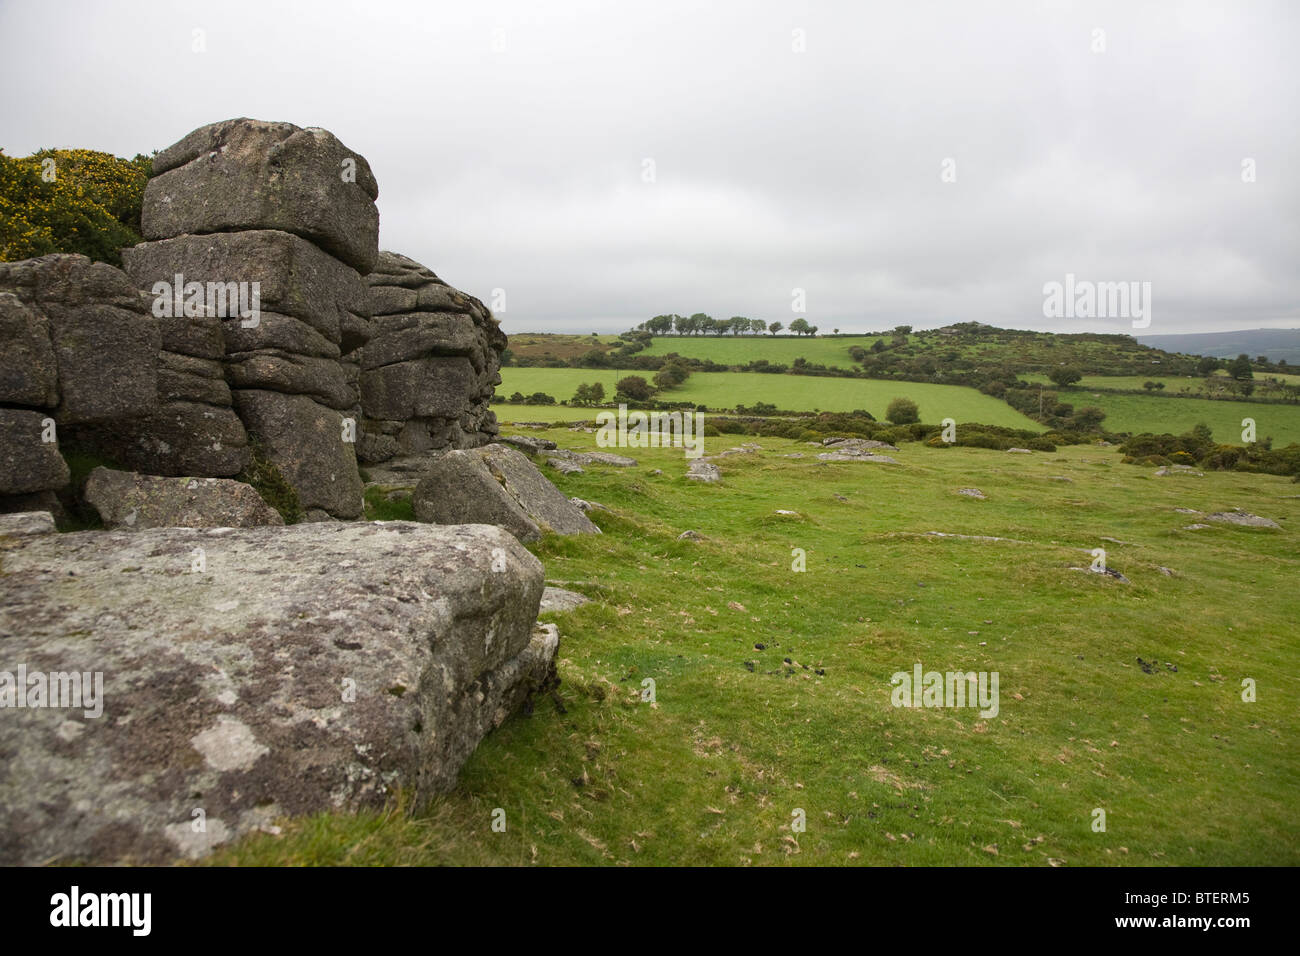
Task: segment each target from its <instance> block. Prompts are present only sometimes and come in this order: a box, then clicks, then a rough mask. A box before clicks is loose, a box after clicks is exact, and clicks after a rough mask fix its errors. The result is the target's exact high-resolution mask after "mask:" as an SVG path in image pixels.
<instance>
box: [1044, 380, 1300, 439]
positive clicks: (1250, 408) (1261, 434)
mask: <svg viewBox="0 0 1300 956" xmlns="http://www.w3.org/2000/svg"><path fill="white" fill-rule="evenodd" d="M1059 394H1060V396H1061V401H1064V402H1072V403H1073V404H1074V405H1075V406H1076V407H1082V406H1084V405H1096V406H1097V407H1099V408H1103V409H1105V410H1106V420H1105V421H1104V422H1103V423H1102V425H1103V427H1104V428H1106V430H1107V431H1113V432H1132V433H1135V434H1136V433H1139V432H1154V433H1156V434H1161V433H1163V432H1169V433H1171V434H1174V435H1181V434H1183V433H1184V432H1186V431H1189V430H1190V429H1191V428H1192V427H1193V426H1194V425H1196V424H1198V423H1200V422H1204V423H1205V424H1206V425H1209V426H1210V430H1211V431H1213V432H1214V437H1215V438H1216V439H1217V440H1218V441H1219V442H1220V443H1222V444H1230V445H1240V444H1241V442H1242V438H1241V420H1242V419H1243V418H1253V419H1255V432H1256V436H1257V437H1258V439H1259V440H1261V441H1262V440H1263V439H1265V438H1267V437H1269V436H1270V435H1271V436H1272V438H1273V443H1274V445H1275V446H1277V447H1281V446H1283V445H1288V444H1290V443H1291V442H1300V405H1267V404H1263V403H1261V402H1219V401H1212V400H1210V399H1207V398H1157V397H1155V396H1151V395H1117V394H1115V393H1109V392H1089V391H1088V390H1087V389H1073V388H1071V389H1064V390H1062V391H1060V393H1059Z"/></svg>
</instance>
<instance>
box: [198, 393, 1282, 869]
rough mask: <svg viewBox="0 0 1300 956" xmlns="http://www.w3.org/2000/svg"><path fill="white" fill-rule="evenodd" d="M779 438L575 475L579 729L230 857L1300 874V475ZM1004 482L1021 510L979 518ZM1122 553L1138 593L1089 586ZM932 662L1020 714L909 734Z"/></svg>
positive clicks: (999, 497)
mask: <svg viewBox="0 0 1300 956" xmlns="http://www.w3.org/2000/svg"><path fill="white" fill-rule="evenodd" d="M810 381H812V382H816V383H817V384H823V383H822V382H820V381H819V380H810ZM1152 401H1158V400H1152ZM541 434H545V435H547V436H548V437H550V438H552V439H554V440H556V441H557V442H559V443H560V444H561V445H562V446H564V447H570V448H575V449H593V448H594V447H595V441H594V439H595V436H594V435H591V434H585V433H574V432H569V431H567V430H565V429H556V430H552V431H550V432H543V433H541ZM759 441H760V442H761V444H762V445H763V451H762V452H761V453H758V454H753V455H734V456H729V457H726V458H722V459H720V460H719V463H720V465H721V467H722V469H723V477H724V480H723V482H722V483H720V484H718V485H700V484H696V483H693V482H690V481H687V480H685V478H684V473H685V470H686V469H685V464H686V463H685V462H684V460H683V458H682V457H681V455H680V453H674V452H673V451H672V450H661V449H639V450H637V451H635V452H634V454H635V456H636V457H637V458H638V459H640V465H639V466H638V467H636V468H631V469H616V468H600V467H598V466H592V467H589V468H588V469H587V471H586V473H585V474H581V475H573V476H564V475H559V474H558V473H555V472H553V471H551V470H550V469H549V468H547V467H546V466H543V470H544V471H546V472H547V474H548V476H549V477H550V478H551V479H552V480H553V481H554V482H555V483H556V484H557V485H558V486H559V487H560V488H561V489H562V490H563V491H564V493H565V494H568V495H577V496H581V497H583V498H587V499H589V500H594V501H598V502H601V503H602V504H604V505H606V506H608V507H609V508H610V509H612V510H611V511H609V512H600V511H597V512H594V513H593V516H594V518H595V520H596V521H597V522H598V523H599V524H600V525H601V527H602V528H603V530H604V534H602V535H599V536H579V537H569V538H554V537H552V538H548V539H546V540H544V541H543V542H541V543H540V544H538V545H536V546H534V551H535V552H536V553H537V554H538V556H539V557H540V558H541V559H542V560H543V563H544V564H545V568H546V576H547V579H548V581H550V582H552V583H562V584H563V585H564V586H568V587H571V588H573V589H575V590H579V591H583V592H584V593H586V594H588V595H589V596H591V597H593V598H594V599H595V600H594V602H593V603H592V604H590V605H588V606H586V607H583V608H580V609H578V610H577V611H574V612H572V613H570V614H567V615H562V616H558V617H556V618H554V619H555V620H557V621H558V623H559V626H560V631H561V635H562V637H561V645H560V653H559V665H558V666H559V672H560V675H561V677H562V679H563V683H562V685H561V688H560V691H559V693H560V696H561V698H562V701H563V703H564V706H565V712H564V713H560V712H558V711H557V709H556V708H555V707H554V706H553V705H552V704H551V703H550V702H549V701H547V700H542V701H539V702H538V704H537V707H536V709H535V711H534V712H533V713H532V715H531V716H522V715H520V716H516V717H514V718H512V719H510V720H508V721H507V722H506V723H505V724H504V725H503V726H501V727H500V728H499V729H497V730H496V731H494V732H493V733H491V734H490V735H489V736H488V737H487V738H486V739H485V740H484V741H483V743H482V744H481V745H480V746H479V748H478V750H477V751H476V752H475V754H474V755H473V757H472V758H471V759H470V761H469V763H468V764H467V765H466V767H465V769H464V771H463V773H462V775H461V782H460V785H459V786H458V788H457V789H456V790H455V791H454V792H452V793H451V794H448V795H446V796H444V797H442V798H440V799H438V800H437V801H436V802H435V803H434V805H433V806H432V807H430V808H428V809H427V810H425V811H423V812H421V813H419V814H416V815H415V816H413V817H408V816H406V815H404V814H402V813H399V812H394V813H391V814H387V815H382V814H363V815H361V816H349V815H345V814H338V815H321V816H316V817H313V818H310V819H306V820H299V821H293V822H288V823H286V824H285V829H284V832H283V835H281V836H279V837H272V836H265V835H263V836H258V837H255V838H251V839H248V840H245V841H243V842H241V843H240V844H238V845H236V846H235V847H233V848H230V849H228V850H226V851H225V852H223V853H221V854H219V855H218V856H217V858H216V859H215V860H214V862H215V863H218V864H230V863H243V864H338V863H349V864H373V863H383V864H431V863H447V864H524V865H527V864H611V865H612V864H620V863H633V864H662V865H671V864H687V865H696V864H728V865H731V864H755V865H761V864H844V863H854V864H877V865H925V864H958V865H961V864H984V865H1013V864H1028V865H1048V864H1049V861H1054V864H1060V863H1063V864H1064V865H1089V864H1092V865H1097V864H1101V865H1115V864H1134V865H1170V864H1179V865H1210V864H1221V865H1241V864H1287V865H1296V864H1298V863H1300V817H1297V814H1296V813H1295V795H1296V793H1297V790H1298V789H1300V764H1298V763H1297V757H1296V752H1295V748H1294V747H1293V746H1292V745H1291V744H1290V743H1289V741H1293V740H1295V738H1296V735H1297V733H1300V715H1298V713H1297V710H1296V707H1295V700H1296V699H1297V694H1298V693H1300V681H1298V680H1297V676H1296V671H1295V661H1296V659H1297V652H1298V651H1300V638H1297V632H1296V628H1295V621H1296V619H1297V616H1300V591H1298V590H1297V589H1296V588H1295V587H1294V586H1292V585H1293V583H1294V582H1295V581H1296V580H1297V577H1298V576H1300V550H1298V549H1297V547H1296V538H1295V535H1296V526H1297V525H1300V499H1296V498H1293V497H1286V496H1288V495H1294V494H1296V493H1297V488H1296V486H1295V485H1294V484H1291V483H1290V482H1289V480H1288V479H1284V478H1278V477H1273V476H1265V475H1247V474H1240V473H1235V472H1223V473H1219V472H1213V473H1207V474H1206V475H1205V477H1203V478H1157V477H1155V476H1154V471H1153V470H1152V469H1146V468H1138V467H1134V466H1130V465H1124V464H1121V463H1120V461H1119V456H1118V453H1117V451H1116V450H1115V449H1100V448H1096V447H1092V448H1089V447H1072V448H1066V449H1062V450H1061V451H1060V452H1059V453H1051V454H1033V455H1009V454H1006V453H1004V452H994V451H985V450H981V449H970V448H946V449H931V448H925V447H922V446H920V445H915V444H909V445H905V446H903V447H902V449H901V450H900V451H899V452H897V453H893V454H894V456H895V457H896V458H898V459H899V461H900V462H901V464H900V465H898V466H884V465H868V464H860V463H859V464H852V463H844V464H838V463H833V464H819V463H817V461H816V460H815V458H813V457H812V456H813V455H814V454H815V452H816V449H813V448H810V447H809V446H806V445H800V444H796V443H793V442H789V441H784V440H778V439H760V440H759ZM729 444H731V441H730V439H728V438H725V437H724V438H714V439H709V444H708V448H707V450H708V452H709V453H711V454H712V453H716V452H717V451H718V450H720V449H722V448H724V447H727V446H728V445H729ZM793 452H799V453H801V454H803V455H804V456H805V457H803V458H787V457H783V456H784V455H786V454H790V453H793ZM655 468H658V469H662V474H659V475H654V474H652V473H651V470H652V469H655ZM1057 477H1064V478H1069V479H1071V480H1070V481H1068V482H1064V481H1059V480H1056V478H1057ZM970 486H976V487H978V488H980V489H981V490H982V491H983V492H984V493H985V494H986V495H987V496H988V500H986V501H978V500H973V499H971V498H967V497H963V496H959V495H957V494H956V490H957V489H959V488H963V487H970ZM1177 507H1190V508H1195V509H1199V510H1201V511H1213V510H1221V509H1226V508H1231V507H1241V508H1244V509H1246V510H1249V511H1253V512H1254V513H1256V514H1263V515H1267V516H1269V517H1272V518H1275V519H1277V520H1278V521H1279V522H1280V523H1281V524H1282V525H1283V528H1284V530H1282V531H1269V530H1258V529H1249V528H1239V527H1232V526H1220V525H1215V526H1213V527H1210V528H1207V529H1204V530H1199V531H1186V530H1183V528H1184V527H1185V526H1186V525H1188V524H1190V523H1192V522H1193V521H1196V520H1197V519H1196V517H1195V516H1192V515H1185V514H1179V513H1177V512H1175V510H1174V509H1175V508H1177ZM776 509H788V510H794V511H797V512H798V514H797V515H796V516H782V515H777V514H775V511H776ZM686 529H694V530H696V531H698V532H699V533H700V534H702V535H704V540H703V541H698V542H693V541H682V540H678V535H679V534H680V533H681V532H682V531H684V530H686ZM929 531H944V532H954V533H962V534H968V535H992V536H998V537H1003V538H1009V539H1014V540H1011V541H1004V542H990V541H978V540H964V539H957V538H946V539H945V538H935V537H933V536H928V535H927V534H926V532H929ZM1108 538H1113V539H1116V540H1115V541H1113V542H1112V541H1109V540H1107V539H1108ZM1119 542H1122V543H1119ZM1097 547H1102V548H1105V549H1106V551H1107V561H1108V564H1109V566H1110V567H1112V568H1115V569H1118V570H1119V571H1121V572H1122V573H1123V574H1125V575H1126V576H1127V577H1128V578H1129V580H1130V583H1128V584H1124V583H1121V582H1119V581H1116V580H1113V579H1111V578H1108V577H1105V576H1101V575H1095V574H1088V573H1082V572H1080V571H1078V570H1072V569H1076V568H1083V567H1086V566H1087V565H1088V563H1089V562H1090V560H1091V555H1090V553H1089V550H1090V549H1093V548H1097ZM794 548H802V549H804V550H805V551H806V553H807V571H806V573H795V572H792V570H791V553H792V549H794ZM1161 567H1163V568H1168V569H1170V570H1171V571H1172V572H1173V574H1172V576H1166V575H1165V574H1164V573H1162V571H1161V570H1160V568H1161ZM759 644H762V645H764V648H763V649H758V648H757V645H759ZM1138 657H1142V658H1143V659H1145V660H1147V661H1151V660H1155V661H1159V662H1160V664H1159V666H1158V667H1157V668H1156V671H1155V673H1152V674H1146V673H1144V672H1143V671H1142V670H1141V669H1140V668H1139V666H1138V664H1137V661H1136V659H1137V658H1138ZM786 658H788V659H789V660H790V662H791V663H789V664H787V663H785V659H786ZM917 661H920V662H922V663H923V664H924V665H925V667H926V668H927V669H932V668H933V669H938V670H950V669H958V668H960V669H962V670H975V671H997V672H998V673H999V675H1000V688H999V689H1000V698H1001V699H1000V708H1001V710H1000V713H999V715H998V716H997V717H996V718H989V719H981V718H980V717H978V716H977V715H976V714H975V712H974V711H971V710H944V709H928V710H927V709H915V710H913V709H896V708H894V707H893V706H891V703H890V691H891V687H890V683H889V680H890V675H891V674H893V673H894V672H896V671H899V670H903V671H907V670H910V669H911V667H912V665H913V664H914V663H915V662H917ZM1164 662H1173V663H1175V664H1176V665H1177V668H1178V670H1177V672H1176V673H1175V672H1173V671H1170V670H1168V669H1166V667H1165V666H1164ZM818 670H821V671H823V672H824V673H821V674H819V673H817V671H818ZM647 677H648V678H653V679H654V681H655V682H656V695H657V701H656V703H655V705H653V706H652V705H651V704H648V703H642V702H640V700H639V698H638V692H639V691H640V688H641V682H642V680H643V679H645V678H647ZM1247 677H1249V678H1253V679H1255V680H1256V681H1257V682H1258V701H1257V702H1255V703H1244V702H1243V701H1242V700H1241V686H1240V685H1241V681H1242V679H1243V678H1247ZM1097 807H1101V808H1104V809H1105V810H1106V811H1107V814H1108V829H1107V832H1105V833H1094V832H1092V830H1091V828H1090V824H1091V821H1092V812H1093V809H1094V808H1097ZM495 808H502V809H503V810H504V811H505V813H506V820H507V827H506V830H505V832H503V833H497V832H493V831H492V829H491V819H492V812H493V810H494V809H495ZM797 808H798V809H802V810H804V811H805V812H806V816H807V831H806V832H804V833H794V832H792V831H791V826H790V824H791V819H792V817H791V814H792V812H793V811H794V810H795V809H797ZM994 851H996V852H994Z"/></svg>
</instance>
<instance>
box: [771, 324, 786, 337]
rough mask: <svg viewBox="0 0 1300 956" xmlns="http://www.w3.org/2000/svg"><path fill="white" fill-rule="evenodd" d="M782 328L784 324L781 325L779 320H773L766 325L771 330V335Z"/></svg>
mask: <svg viewBox="0 0 1300 956" xmlns="http://www.w3.org/2000/svg"><path fill="white" fill-rule="evenodd" d="M783 328H785V326H784V325H782V324H781V323H780V322H773V323H772V324H771V325H769V326H768V327H767V330H768V331H769V332H771V333H772V334H773V335H776V333H778V332H780V331H781V330H782V329H783Z"/></svg>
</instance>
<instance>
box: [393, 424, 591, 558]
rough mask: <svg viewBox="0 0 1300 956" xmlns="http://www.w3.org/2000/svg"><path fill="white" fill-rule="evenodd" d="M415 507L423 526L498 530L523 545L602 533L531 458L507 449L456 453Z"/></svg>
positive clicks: (435, 470)
mask: <svg viewBox="0 0 1300 956" xmlns="http://www.w3.org/2000/svg"><path fill="white" fill-rule="evenodd" d="M411 504H412V507H413V508H414V509H415V516H416V518H417V519H419V520H420V521H428V522H432V523H434V524H460V523H463V522H474V523H483V524H495V525H498V526H500V527H502V528H505V529H506V530H507V531H509V532H510V533H511V534H513V535H514V536H515V537H517V538H518V539H519V540H520V541H534V540H536V539H537V538H540V537H541V534H542V532H543V531H554V532H555V533H556V534H599V533H600V529H599V528H598V527H596V525H594V524H592V522H591V520H590V519H589V518H588V517H587V516H586V515H585V514H583V513H582V510H581V509H580V508H578V506H577V505H575V504H574V503H573V502H572V501H570V500H569V499H568V498H566V497H565V496H564V494H563V493H562V492H561V491H560V490H559V489H558V488H556V487H555V485H553V484H551V482H550V481H549V480H547V478H546V476H545V475H543V474H542V473H541V472H540V471H538V470H537V466H536V465H534V464H533V463H532V462H531V461H530V460H529V459H528V458H527V456H525V455H522V454H520V453H519V452H517V451H515V450H514V449H513V448H508V447H506V446H505V445H496V444H492V445H485V446H484V447H482V448H472V449H465V450H461V449H453V450H451V451H447V452H444V453H443V454H441V455H439V456H438V457H436V458H434V459H432V460H431V461H430V463H429V466H428V468H427V470H426V471H425V474H424V477H423V478H421V479H420V483H419V484H418V485H416V487H415V491H414V492H413V493H412V496H411Z"/></svg>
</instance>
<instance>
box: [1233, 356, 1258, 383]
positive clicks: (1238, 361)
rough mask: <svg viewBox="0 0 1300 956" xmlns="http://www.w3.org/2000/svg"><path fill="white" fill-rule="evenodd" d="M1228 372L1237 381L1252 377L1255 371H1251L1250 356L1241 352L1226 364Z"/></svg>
mask: <svg viewBox="0 0 1300 956" xmlns="http://www.w3.org/2000/svg"><path fill="white" fill-rule="evenodd" d="M1228 374H1229V375H1231V376H1232V377H1233V378H1235V379H1237V381H1241V380H1243V379H1248V378H1254V377H1255V373H1254V372H1253V371H1251V368H1250V356H1249V355H1246V354H1245V353H1244V352H1243V353H1242V354H1241V355H1238V356H1237V357H1236V358H1235V359H1233V360H1232V362H1231V363H1230V364H1229V365H1228Z"/></svg>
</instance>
